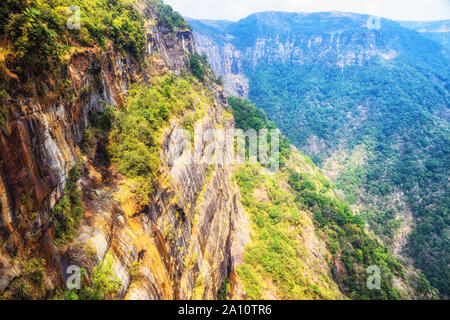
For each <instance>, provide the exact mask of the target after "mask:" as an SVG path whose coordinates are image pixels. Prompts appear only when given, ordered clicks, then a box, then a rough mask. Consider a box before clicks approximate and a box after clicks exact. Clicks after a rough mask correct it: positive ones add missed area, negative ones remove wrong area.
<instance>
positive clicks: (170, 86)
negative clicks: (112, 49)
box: [108, 75, 209, 195]
mask: <svg viewBox="0 0 450 320" xmlns="http://www.w3.org/2000/svg"><path fill="white" fill-rule="evenodd" d="M208 104H209V95H208V92H207V91H206V89H205V88H204V87H202V86H200V85H198V83H197V81H196V80H194V79H193V78H188V79H183V78H178V77H174V76H173V75H167V76H164V77H160V78H156V79H154V81H153V84H152V85H149V86H147V85H133V86H131V88H130V91H129V98H128V106H127V108H126V109H123V110H116V111H113V112H112V129H111V133H110V143H109V145H108V151H109V153H110V155H111V157H112V159H113V161H115V162H117V163H118V165H119V171H120V172H121V173H122V174H124V175H125V176H127V177H128V178H131V179H134V180H136V181H137V182H138V185H139V187H138V192H139V193H140V194H142V195H146V194H148V193H150V192H152V190H153V184H154V182H155V179H156V177H157V176H158V172H159V167H160V162H161V160H160V150H161V138H162V132H163V129H164V128H165V127H167V126H168V125H169V121H170V119H171V118H173V117H177V116H180V115H182V114H183V113H184V112H185V111H186V110H189V109H190V110H194V109H195V110H196V111H199V110H201V109H202V108H204V107H205V106H207V105H208Z"/></svg>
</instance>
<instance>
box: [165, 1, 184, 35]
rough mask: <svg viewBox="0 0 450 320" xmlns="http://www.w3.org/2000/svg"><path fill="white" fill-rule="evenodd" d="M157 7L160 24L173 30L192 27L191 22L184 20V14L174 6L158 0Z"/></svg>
mask: <svg viewBox="0 0 450 320" xmlns="http://www.w3.org/2000/svg"><path fill="white" fill-rule="evenodd" d="M156 8H157V9H158V26H161V27H166V28H168V29H169V30H170V31H171V32H173V31H174V30H175V29H189V30H190V29H191V27H190V26H189V24H188V23H187V22H186V21H185V20H184V18H183V16H182V15H181V14H179V13H178V12H176V11H173V9H172V7H171V6H169V5H166V4H164V3H163V2H162V1H158V3H157V5H156Z"/></svg>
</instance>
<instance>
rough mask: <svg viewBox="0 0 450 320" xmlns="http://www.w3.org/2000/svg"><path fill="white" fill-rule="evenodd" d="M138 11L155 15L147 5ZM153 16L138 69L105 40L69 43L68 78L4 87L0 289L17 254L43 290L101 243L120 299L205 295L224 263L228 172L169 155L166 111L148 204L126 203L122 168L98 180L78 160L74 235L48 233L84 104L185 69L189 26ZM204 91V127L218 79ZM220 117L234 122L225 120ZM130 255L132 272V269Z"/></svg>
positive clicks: (98, 257)
mask: <svg viewBox="0 0 450 320" xmlns="http://www.w3.org/2000/svg"><path fill="white" fill-rule="evenodd" d="M139 9H140V10H141V11H142V12H146V14H147V16H149V17H154V16H155V13H154V12H153V11H152V9H151V8H148V7H144V6H143V7H140V8H139ZM153 21H154V20H152V19H150V20H147V35H146V36H147V54H146V57H145V59H144V60H146V64H147V65H146V66H145V67H142V66H141V65H140V64H139V63H138V62H136V61H135V60H134V58H133V57H132V56H131V55H128V54H125V53H121V52H119V51H117V50H116V49H114V48H113V47H108V48H107V49H106V50H100V49H96V48H80V49H77V50H76V52H74V53H73V54H72V55H71V57H70V59H69V61H68V66H67V74H68V77H67V78H68V79H69V80H70V82H69V83H68V84H67V85H66V87H65V88H64V91H63V92H62V93H61V92H49V93H48V94H47V98H46V99H43V98H40V97H39V95H38V94H35V95H33V96H22V95H20V94H18V95H17V96H14V97H12V99H11V101H10V114H11V116H10V121H9V125H8V128H7V130H6V131H5V132H3V131H2V133H1V134H0V155H1V161H0V178H1V179H0V209H1V213H2V214H1V216H0V279H1V281H0V292H3V291H4V290H5V289H7V288H8V286H9V284H10V283H11V281H12V280H13V279H15V278H16V277H20V274H21V262H23V261H25V260H27V259H28V258H31V257H35V256H41V255H42V256H44V258H45V259H46V261H47V263H46V266H45V267H46V289H47V291H48V292H51V291H52V290H53V289H54V288H55V287H58V286H61V284H62V282H61V280H62V279H64V278H66V277H67V275H66V274H65V270H66V267H67V266H69V265H72V264H74V265H78V266H80V267H85V268H87V269H88V270H91V269H92V267H93V266H94V265H96V264H98V263H99V262H101V261H102V259H103V258H104V256H105V254H106V253H107V252H110V253H111V254H112V255H113V258H114V269H115V271H116V274H117V275H118V276H119V278H120V279H121V282H122V289H121V291H120V293H119V297H127V298H132V299H160V298H165V299H173V298H195V297H196V298H209V299H211V298H214V297H215V295H216V293H217V290H218V289H219V287H220V284H221V283H222V280H223V279H224V277H226V276H227V275H228V273H229V272H230V270H231V269H232V267H233V259H232V258H231V251H232V243H233V241H235V239H234V233H233V230H234V228H235V224H236V223H237V221H238V220H239V219H241V218H242V209H241V207H240V201H239V194H238V192H237V189H236V188H235V187H234V186H233V185H232V184H231V183H230V181H231V174H232V172H231V171H230V169H229V168H228V169H227V168H221V167H216V168H214V169H213V172H212V178H211V179H210V181H207V178H206V176H207V168H206V167H205V166H204V165H186V164H185V163H183V162H178V160H177V159H179V157H178V156H179V155H172V154H171V152H172V150H173V148H174V146H175V145H176V143H178V142H179V141H178V139H180V137H179V136H176V135H175V134H176V132H178V131H176V130H175V129H176V128H177V127H178V126H179V124H177V122H176V121H174V122H173V123H172V127H171V128H170V130H168V132H167V133H166V135H165V138H164V141H163V145H164V148H163V152H162V153H163V154H162V155H161V156H162V159H163V168H162V177H165V180H166V181H167V183H166V184H164V185H159V186H158V187H157V188H156V192H155V193H154V194H153V195H152V199H151V201H150V203H151V205H149V206H144V207H142V206H141V205H140V204H139V203H138V202H137V201H134V200H133V199H134V198H133V193H132V192H131V191H130V190H129V189H127V190H125V189H126V185H125V184H124V183H123V182H122V181H121V180H122V179H123V177H121V176H120V175H118V174H117V173H114V178H113V179H112V180H111V179H108V181H107V180H106V179H103V178H102V172H101V169H104V168H98V167H96V166H95V164H93V163H91V162H89V161H88V162H87V163H86V165H85V166H84V168H83V170H82V172H83V174H82V179H81V181H80V186H81V188H82V191H83V199H84V200H85V203H84V210H85V212H84V216H85V223H84V224H83V226H82V227H81V229H80V235H79V237H78V238H77V239H76V240H75V241H74V243H72V244H69V245H68V246H65V247H63V248H55V246H54V243H53V239H54V225H53V221H52V217H51V208H52V207H53V206H54V205H55V203H56V202H57V201H58V199H59V198H60V197H61V195H62V192H63V190H64V187H65V184H66V182H67V179H68V172H69V170H70V169H71V168H72V167H74V166H75V164H76V163H77V162H78V161H79V160H80V158H81V155H80V152H79V150H78V147H77V145H78V144H79V143H80V141H81V139H82V136H83V132H84V130H85V129H86V128H87V126H88V123H89V112H90V111H97V112H102V110H103V108H104V106H105V105H113V106H117V107H120V106H122V105H123V104H124V103H125V99H126V95H127V89H128V87H129V85H130V84H131V83H133V82H149V81H151V78H152V77H153V76H156V75H160V74H164V73H166V72H167V71H171V72H173V73H175V74H177V75H181V74H183V73H186V72H189V56H188V53H189V52H194V50H195V47H194V46H195V45H194V42H193V36H192V33H191V32H190V31H188V30H182V31H178V32H171V31H170V30H168V29H165V28H163V27H156V26H155V25H154V23H153ZM54 80H55V81H56V80H57V79H54ZM11 81H12V82H14V81H15V80H14V79H11ZM36 81H40V80H38V79H36ZM51 81H52V79H50V82H51ZM212 90H213V91H215V92H216V102H215V104H214V105H211V106H209V108H208V110H209V111H208V117H207V118H208V119H207V120H205V122H204V130H207V129H208V128H211V127H213V126H217V125H218V123H219V121H221V119H222V112H223V110H224V109H226V108H227V105H226V100H225V99H224V97H223V93H221V89H220V88H213V89H212ZM35 91H36V90H35ZM226 125H227V126H228V127H232V126H233V125H234V124H233V121H232V120H229V121H228V122H227V123H226ZM204 147H205V148H206V147H208V146H207V145H206V144H205V146H204ZM208 180H209V179H208ZM204 185H205V186H204ZM201 189H203V190H202V193H203V194H202V199H201V201H200V200H199V199H198V193H199V192H200V191H199V190H201ZM124 194H125V195H126V196H125V197H123V195H124ZM117 199H120V200H117ZM199 202H201V203H199ZM194 210H195V212H196V214H197V215H198V217H197V218H196V223H194ZM169 229H170V230H169ZM169 231H170V233H172V235H171V236H170V240H168V234H169ZM244 238H245V235H244ZM187 260H189V263H187V262H186V261H187ZM138 262H139V272H138V274H139V276H138V277H137V279H136V277H135V279H132V276H131V273H132V272H131V269H132V267H133V264H136V263H138ZM130 283H131V287H130ZM129 287H130V288H129ZM195 287H197V289H196V290H194V288H195ZM128 288H129V290H128ZM194 292H195V297H194Z"/></svg>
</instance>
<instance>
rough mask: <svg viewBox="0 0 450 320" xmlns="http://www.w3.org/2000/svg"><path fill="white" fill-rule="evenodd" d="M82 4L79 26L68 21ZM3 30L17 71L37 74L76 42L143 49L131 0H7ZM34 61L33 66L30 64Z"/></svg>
mask: <svg viewBox="0 0 450 320" xmlns="http://www.w3.org/2000/svg"><path fill="white" fill-rule="evenodd" d="M70 6H78V7H79V8H80V14H81V17H80V18H81V28H80V29H73V30H70V29H69V28H68V27H67V26H66V23H67V21H68V19H69V18H71V16H72V15H73V14H74V13H75V12H71V11H70V10H68V8H69V7H70ZM0 30H1V31H2V32H1V33H2V34H4V35H5V36H6V37H8V39H10V40H11V42H12V44H13V47H12V48H11V52H12V54H10V55H9V56H8V58H7V59H8V60H9V64H10V65H11V66H14V68H15V69H13V71H15V72H16V73H17V74H21V75H24V74H25V73H27V72H30V73H32V75H39V74H40V73H41V72H42V71H44V70H52V69H53V68H55V66H57V65H59V64H60V63H61V62H62V60H63V57H64V55H65V54H66V53H67V52H69V50H70V48H71V47H74V46H93V45H98V46H100V47H104V46H105V45H106V44H107V41H112V42H113V43H114V44H115V45H116V46H117V47H118V48H119V49H123V50H126V51H129V52H131V53H132V54H133V55H134V56H135V57H136V58H137V59H140V58H141V57H142V55H143V53H144V51H145V37H144V34H145V33H144V19H143V17H142V16H141V15H140V14H139V12H138V11H137V10H136V9H135V7H134V5H133V1H126V0H89V1H84V0H52V1H43V0H34V1H31V0H23V1H11V0H8V1H3V2H2V4H1V5H0ZM30 65H32V66H33V68H28V66H30Z"/></svg>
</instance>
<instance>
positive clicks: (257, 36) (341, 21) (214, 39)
mask: <svg viewBox="0 0 450 320" xmlns="http://www.w3.org/2000/svg"><path fill="white" fill-rule="evenodd" d="M368 18H369V17H368V16H365V15H359V14H352V13H341V12H331V13H313V14H295V13H281V12H264V13H258V14H253V15H251V16H249V17H247V18H245V19H242V20H240V21H238V22H236V23H224V22H221V23H220V24H218V23H214V22H211V21H191V20H190V24H191V25H192V26H193V28H194V32H195V38H196V41H197V47H198V50H199V52H200V53H205V54H206V55H207V56H208V58H209V61H210V63H211V66H212V67H213V69H214V70H215V71H216V72H217V73H218V74H219V75H222V76H223V78H224V81H225V89H226V90H227V92H228V93H231V94H240V95H243V96H249V97H250V99H251V100H252V101H253V102H254V103H255V104H256V105H257V107H260V108H262V109H264V110H265V111H266V113H267V115H268V118H269V119H270V120H273V121H274V122H275V123H276V124H277V126H278V127H279V128H280V129H281V131H282V132H283V133H284V134H286V136H287V137H288V138H289V139H290V140H291V142H292V143H293V144H294V145H296V146H297V147H298V148H300V149H301V150H302V151H304V152H305V153H306V154H307V155H309V156H311V157H312V159H313V161H314V162H315V163H316V164H318V165H319V166H320V167H321V168H322V169H323V170H324V171H325V173H326V174H327V175H328V177H330V178H331V179H332V180H333V182H334V183H335V184H336V185H337V187H338V188H339V189H340V190H342V191H343V197H345V199H346V200H347V201H348V202H350V203H351V204H352V208H353V209H354V210H355V211H357V212H359V213H360V214H361V215H362V216H363V217H364V218H365V219H366V221H367V222H368V226H369V227H370V229H371V230H373V231H374V232H375V233H376V234H377V235H378V236H379V237H380V239H382V240H383V241H384V243H385V244H387V245H388V246H389V247H390V248H391V250H392V252H394V253H395V254H396V255H397V256H400V257H402V259H403V260H405V261H404V264H405V265H411V264H413V265H414V266H415V267H417V268H419V269H421V270H422V271H423V272H424V273H425V274H426V276H427V279H428V280H429V281H430V283H431V284H432V285H433V286H435V287H437V288H438V289H439V290H440V293H441V296H442V297H447V296H448V292H449V291H448V290H449V288H448V284H449V283H450V273H449V268H448V265H449V259H450V252H449V250H450V243H449V236H448V235H449V230H450V221H449V216H448V210H449V208H450V194H449V190H450V189H449V185H448V178H449V173H450V171H449V170H450V168H449V161H448V159H449V151H450V141H449V137H450V131H449V123H448V120H449V102H450V101H449V99H450V95H449V87H450V83H449V79H450V68H449V61H450V60H449V51H447V50H446V49H445V48H444V47H443V46H442V45H441V44H439V43H437V42H434V41H433V40H430V39H428V38H426V37H424V36H422V35H421V34H420V33H418V32H416V31H413V30H409V29H406V28H403V27H402V26H400V25H399V24H398V23H396V22H394V21H390V20H387V19H381V21H380V26H381V28H380V29H373V28H368V25H367V21H368Z"/></svg>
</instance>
